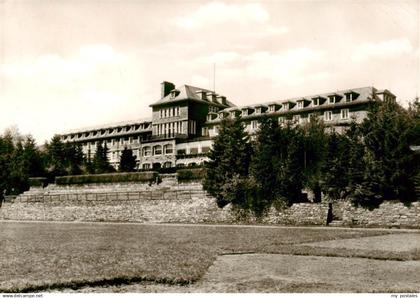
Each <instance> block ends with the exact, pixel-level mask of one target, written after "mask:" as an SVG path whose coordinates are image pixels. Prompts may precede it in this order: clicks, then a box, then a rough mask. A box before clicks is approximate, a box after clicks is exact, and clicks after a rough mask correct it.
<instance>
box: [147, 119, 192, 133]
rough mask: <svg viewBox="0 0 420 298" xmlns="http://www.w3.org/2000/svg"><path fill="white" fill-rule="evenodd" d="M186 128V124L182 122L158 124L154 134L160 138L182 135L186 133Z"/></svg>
mask: <svg viewBox="0 0 420 298" xmlns="http://www.w3.org/2000/svg"><path fill="white" fill-rule="evenodd" d="M184 126H185V123H184V122H181V121H177V122H170V123H162V124H157V125H155V131H154V134H155V135H158V136H161V135H173V134H182V133H183V131H185V129H184Z"/></svg>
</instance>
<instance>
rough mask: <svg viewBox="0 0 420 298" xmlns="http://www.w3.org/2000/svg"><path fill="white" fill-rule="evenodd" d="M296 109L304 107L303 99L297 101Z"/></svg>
mask: <svg viewBox="0 0 420 298" xmlns="http://www.w3.org/2000/svg"><path fill="white" fill-rule="evenodd" d="M297 107H298V109H303V108H304V107H305V102H304V101H303V100H301V101H298V102H297Z"/></svg>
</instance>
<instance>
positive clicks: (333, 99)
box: [207, 93, 358, 121]
mask: <svg viewBox="0 0 420 298" xmlns="http://www.w3.org/2000/svg"><path fill="white" fill-rule="evenodd" d="M357 96H358V94H357V93H348V94H346V98H345V99H342V96H341V95H334V96H329V97H328V98H324V97H316V98H313V99H312V100H306V99H302V100H299V101H297V102H285V103H282V104H270V105H269V106H268V111H269V112H284V111H289V110H291V109H292V108H293V107H295V106H296V108H297V109H303V108H305V107H307V106H309V104H310V103H312V106H313V107H316V106H320V105H322V104H323V103H324V102H327V103H328V104H335V103H338V102H339V101H340V100H345V102H351V101H353V100H355V99H356V98H357ZM265 111H266V107H265V106H257V107H254V108H251V107H250V108H243V109H242V111H238V110H234V111H231V112H226V111H221V112H220V113H219V118H224V117H226V116H228V115H229V114H230V116H231V117H233V118H234V117H236V116H237V115H240V116H242V117H244V116H250V115H253V114H254V115H260V114H262V113H264V112H265ZM216 118H217V116H216V115H208V116H207V120H208V121H211V120H215V119H216Z"/></svg>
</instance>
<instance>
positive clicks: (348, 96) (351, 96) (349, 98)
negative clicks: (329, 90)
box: [346, 91, 359, 102]
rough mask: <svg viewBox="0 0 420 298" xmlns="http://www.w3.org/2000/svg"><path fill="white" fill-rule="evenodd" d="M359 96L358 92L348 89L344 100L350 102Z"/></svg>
mask: <svg viewBox="0 0 420 298" xmlns="http://www.w3.org/2000/svg"><path fill="white" fill-rule="evenodd" d="M358 97H359V93H356V92H353V91H350V92H347V93H346V102H352V101H353V100H356V99H357V98H358Z"/></svg>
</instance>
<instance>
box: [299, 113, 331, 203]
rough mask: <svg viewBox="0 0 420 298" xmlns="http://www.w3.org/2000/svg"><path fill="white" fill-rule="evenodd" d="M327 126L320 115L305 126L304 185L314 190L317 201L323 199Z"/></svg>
mask: <svg viewBox="0 0 420 298" xmlns="http://www.w3.org/2000/svg"><path fill="white" fill-rule="evenodd" d="M325 130H326V127H325V125H324V123H323V122H322V121H321V120H320V119H319V118H318V117H312V118H311V119H310V122H309V123H307V124H306V125H305V126H304V127H303V143H304V156H303V158H304V159H303V175H304V185H305V187H307V188H309V189H310V190H312V191H313V193H314V195H315V200H314V201H315V202H319V201H320V200H321V180H322V179H323V171H322V170H323V168H324V166H325V161H326V157H327V152H328V148H327V143H328V135H327V133H326V132H325Z"/></svg>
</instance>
